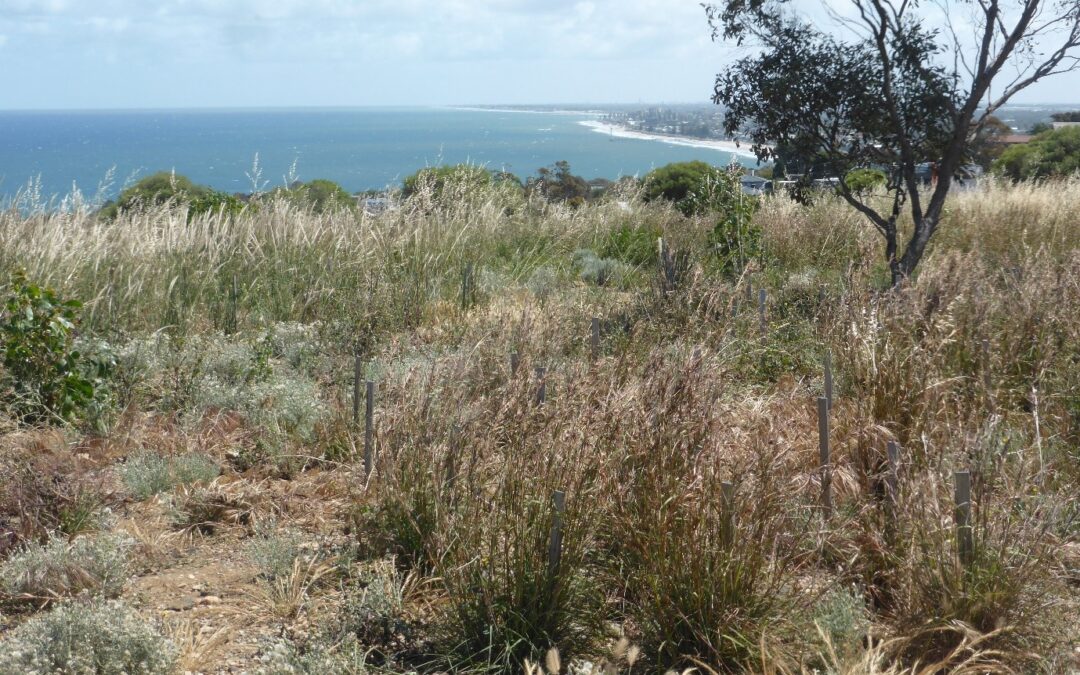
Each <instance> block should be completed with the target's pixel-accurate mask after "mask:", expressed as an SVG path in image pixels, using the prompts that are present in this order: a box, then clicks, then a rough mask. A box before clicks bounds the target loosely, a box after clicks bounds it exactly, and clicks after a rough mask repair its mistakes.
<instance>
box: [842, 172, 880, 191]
mask: <svg viewBox="0 0 1080 675" xmlns="http://www.w3.org/2000/svg"><path fill="white" fill-rule="evenodd" d="M886 181H887V177H886V176H885V172H884V171H882V170H881V169H855V170H854V171H850V172H848V175H846V176H844V183H845V184H847V187H848V189H849V190H851V191H852V192H854V193H855V194H861V193H866V192H871V191H873V190H875V189H876V188H879V187H884V185H885V183H886Z"/></svg>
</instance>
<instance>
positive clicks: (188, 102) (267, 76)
mask: <svg viewBox="0 0 1080 675" xmlns="http://www.w3.org/2000/svg"><path fill="white" fill-rule="evenodd" d="M799 1H800V2H802V3H803V5H805V7H806V8H808V9H807V11H808V12H809V13H811V14H813V13H815V12H818V11H820V10H819V9H815V7H820V4H821V3H817V2H809V0H799ZM745 53H746V52H745V51H744V50H743V49H740V48H736V47H733V46H730V45H723V44H716V43H713V42H712V41H711V40H710V36H709V29H708V25H707V23H706V20H705V15H704V12H703V10H702V8H701V6H700V2H699V0H0V63H3V64H4V66H5V78H4V86H3V87H0V109H8V110H10V109H88V108H104V109H118V108H190V107H278V106H285V107H293V106H367V105H370V106H394V105H468V104H484V105H497V104H530V103H548V104H559V103H567V104H568V103H663V102H668V103H676V102H678V103H706V102H708V100H709V95H710V93H711V91H712V84H713V80H714V77H715V75H716V73H717V71H718V70H720V69H722V68H723V67H724V65H725V64H728V63H730V62H732V61H733V60H734V59H736V58H738V57H739V56H741V55H744V54H745ZM1016 100H1017V101H1018V102H1028V103H1035V102H1056V103H1072V102H1077V103H1080V75H1078V74H1075V73H1074V74H1071V75H1066V76H1063V77H1060V78H1058V79H1056V80H1053V81H1050V82H1047V83H1045V84H1043V85H1040V86H1038V87H1036V88H1034V89H1033V90H1031V91H1030V92H1026V93H1025V94H1024V95H1023V97H1022V98H1018V99H1016Z"/></svg>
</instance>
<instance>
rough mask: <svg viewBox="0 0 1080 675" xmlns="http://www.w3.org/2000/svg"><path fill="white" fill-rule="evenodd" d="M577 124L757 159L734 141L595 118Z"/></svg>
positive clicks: (612, 132) (595, 129)
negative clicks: (647, 129)
mask: <svg viewBox="0 0 1080 675" xmlns="http://www.w3.org/2000/svg"><path fill="white" fill-rule="evenodd" d="M578 124H580V125H581V126H583V127H588V128H589V129H592V130H593V131H595V132H597V133H601V134H609V135H611V136H614V137H615V138H631V139H634V140H639V141H659V142H661V143H668V144H669V145H681V146H685V147H688V148H700V149H703V150H716V151H717V152H726V153H728V154H730V155H735V156H737V157H743V158H747V159H753V160H757V155H755V154H754V153H753V151H751V150H750V148H749V147H747V146H745V145H744V146H741V147H740V146H739V145H736V143H735V141H717V140H708V139H697V138H690V137H688V136H668V135H665V134H656V133H647V132H644V131H633V130H631V129H626V128H624V127H620V126H617V125H614V124H607V123H605V122H600V121H595V120H581V121H580V122H578Z"/></svg>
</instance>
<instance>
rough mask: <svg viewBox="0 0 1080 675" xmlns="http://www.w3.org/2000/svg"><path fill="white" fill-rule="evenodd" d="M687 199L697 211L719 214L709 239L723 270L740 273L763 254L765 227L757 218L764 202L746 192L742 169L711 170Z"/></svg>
mask: <svg viewBox="0 0 1080 675" xmlns="http://www.w3.org/2000/svg"><path fill="white" fill-rule="evenodd" d="M687 199H688V201H689V203H690V205H691V209H692V210H693V211H694V212H697V213H710V214H715V217H716V218H717V221H716V224H715V225H714V226H713V230H712V232H711V233H710V235H709V243H710V244H711V245H712V250H713V253H714V254H715V255H716V258H717V261H718V262H719V265H720V270H721V272H723V273H725V274H740V273H741V272H742V270H743V269H744V268H745V267H746V265H747V264H749V263H750V261H752V260H757V259H759V258H760V257H761V253H762V232H761V227H760V226H758V225H757V224H756V223H754V220H753V217H754V213H755V212H756V211H757V209H758V205H759V204H760V202H759V201H758V198H757V197H751V196H748V195H746V194H744V193H743V191H742V185H741V184H740V183H739V173H737V172H736V171H734V170H732V171H721V172H717V173H714V174H710V175H709V176H706V178H705V180H704V181H703V182H702V184H701V185H700V186H699V187H698V189H697V190H696V191H695V192H693V193H691V195H690V196H689V197H688V198H687Z"/></svg>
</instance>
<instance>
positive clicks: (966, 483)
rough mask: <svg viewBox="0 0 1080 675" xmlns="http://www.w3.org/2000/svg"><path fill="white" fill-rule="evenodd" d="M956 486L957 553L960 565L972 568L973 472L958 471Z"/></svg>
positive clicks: (973, 557) (973, 553) (973, 558)
mask: <svg viewBox="0 0 1080 675" xmlns="http://www.w3.org/2000/svg"><path fill="white" fill-rule="evenodd" d="M953 480H954V481H955V484H956V494H955V498H954V499H955V501H956V552H957V554H958V555H959V557H960V564H961V565H963V566H964V567H971V564H972V563H973V562H974V561H975V542H974V541H973V538H972V532H971V472H970V471H957V472H955V473H954V474H953Z"/></svg>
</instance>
